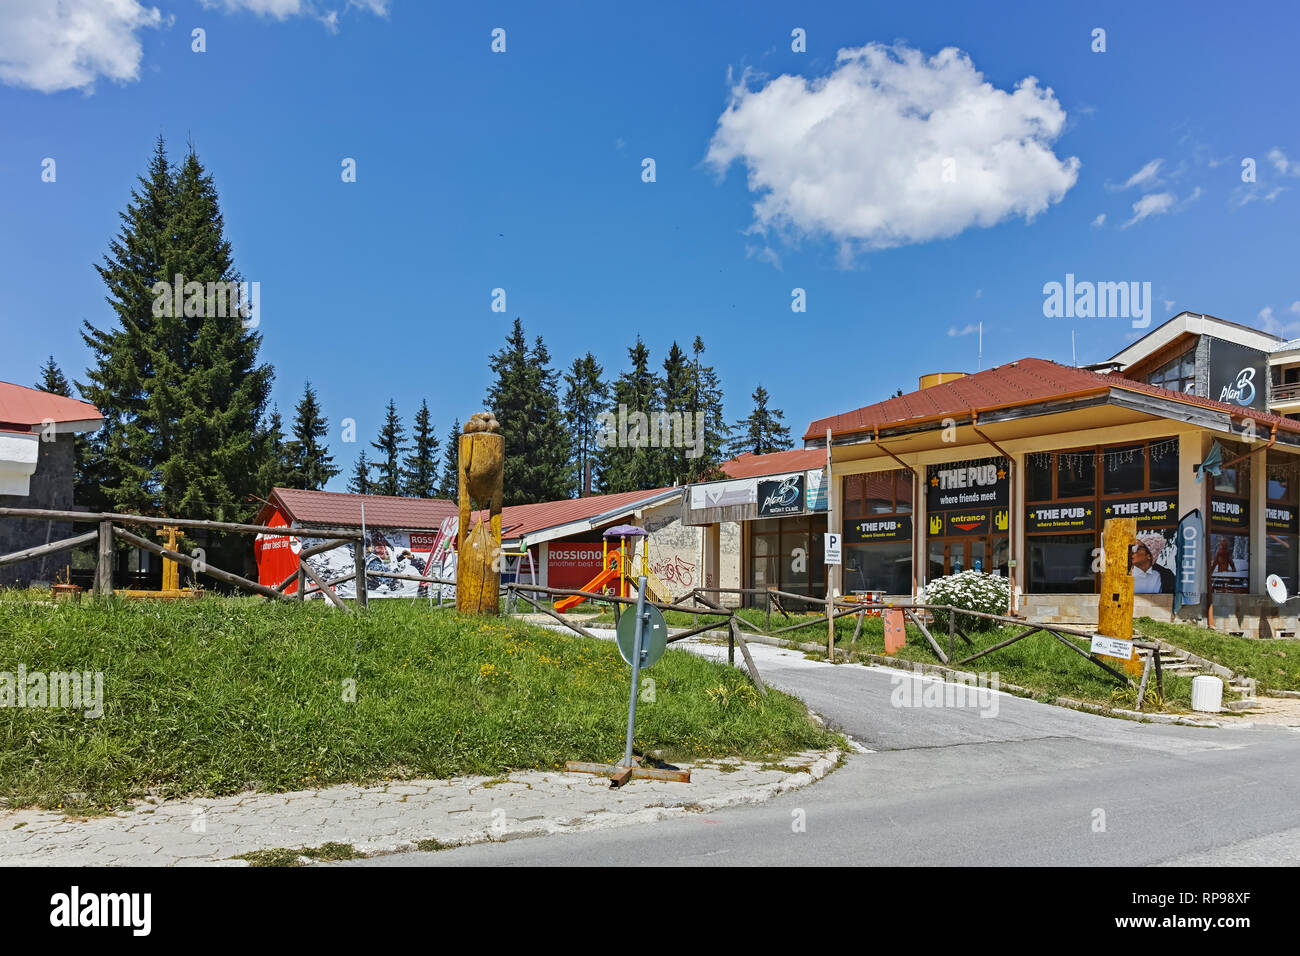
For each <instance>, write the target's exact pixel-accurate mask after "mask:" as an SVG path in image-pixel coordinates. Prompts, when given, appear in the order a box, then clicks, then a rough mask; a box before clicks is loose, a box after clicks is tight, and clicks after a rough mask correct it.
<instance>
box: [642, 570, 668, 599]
mask: <svg viewBox="0 0 1300 956" xmlns="http://www.w3.org/2000/svg"><path fill="white" fill-rule="evenodd" d="M645 591H646V594H647V595H648V596H649V598H650V600H652V601H658V602H659V603H660V604H672V603H673V592H672V591H669V590H668V588H667V587H666V586H665V585H664V583H663V582H662V581H660V580H659V575H657V574H655V573H654V572H653V571H651V570H650V569H649V568H648V567H647V568H646V569H645Z"/></svg>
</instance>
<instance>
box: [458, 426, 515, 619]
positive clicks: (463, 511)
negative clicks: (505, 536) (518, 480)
mask: <svg viewBox="0 0 1300 956" xmlns="http://www.w3.org/2000/svg"><path fill="white" fill-rule="evenodd" d="M505 445H506V442H505V436H504V435H502V434H501V426H500V425H498V424H497V419H496V416H495V415H493V414H492V413H491V412H475V414H474V416H473V417H472V418H471V419H470V420H469V421H467V422H466V423H465V434H463V435H461V436H460V524H459V526H458V527H457V530H456V554H457V557H456V610H457V611H461V612H467V613H471V614H496V613H497V590H498V588H499V587H500V585H501V564H500V554H501V496H502V491H501V481H502V473H503V471H504V469H505ZM473 503H477V504H478V506H479V507H480V508H482V507H486V508H488V509H489V513H490V514H491V528H490V529H489V527H488V522H486V521H480V522H478V523H477V524H475V525H474V527H473V528H471V527H470V519H471V517H472V516H473Z"/></svg>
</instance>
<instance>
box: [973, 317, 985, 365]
mask: <svg viewBox="0 0 1300 956" xmlns="http://www.w3.org/2000/svg"><path fill="white" fill-rule="evenodd" d="M975 371H977V372H982V371H984V323H983V322H980V356H979V365H978V367H977V368H976V369H975Z"/></svg>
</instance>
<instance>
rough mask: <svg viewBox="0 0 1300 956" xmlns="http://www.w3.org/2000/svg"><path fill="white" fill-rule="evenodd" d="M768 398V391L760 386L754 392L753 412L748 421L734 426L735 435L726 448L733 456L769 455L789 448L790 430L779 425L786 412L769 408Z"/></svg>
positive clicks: (742, 421)
mask: <svg viewBox="0 0 1300 956" xmlns="http://www.w3.org/2000/svg"><path fill="white" fill-rule="evenodd" d="M768 397H769V396H768V394H767V389H765V388H764V387H763V386H762V385H759V386H758V387H757V388H755V389H754V394H753V396H752V398H753V399H754V410H753V411H752V412H750V414H749V417H748V418H742V419H741V420H740V421H738V422H736V425H735V431H736V436H735V438H733V439H732V441H731V445H730V447H729V448H728V452H729V453H730V454H731V455H732V456H736V455H741V454H744V453H745V452H752V453H753V454H755V455H770V454H771V453H772V452H774V451H786V450H787V449H788V448H790V429H789V428H787V427H786V426H784V425H782V424H781V422H782V421H783V420H784V419H785V412H783V411H781V409H779V408H768V407H767V401H768Z"/></svg>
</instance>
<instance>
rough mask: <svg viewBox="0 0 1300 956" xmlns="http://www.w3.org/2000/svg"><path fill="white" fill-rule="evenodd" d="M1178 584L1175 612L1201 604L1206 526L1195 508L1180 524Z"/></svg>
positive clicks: (1198, 509) (1176, 573)
mask: <svg viewBox="0 0 1300 956" xmlns="http://www.w3.org/2000/svg"><path fill="white" fill-rule="evenodd" d="M1177 541H1178V559H1177V564H1178V567H1177V568H1176V570H1175V577H1176V581H1177V584H1176V586H1175V588H1174V612H1175V613H1177V611H1178V609H1179V608H1181V607H1183V605H1186V604H1200V603H1201V555H1202V553H1204V551H1205V525H1204V523H1203V522H1202V521H1201V509H1200V508H1195V509H1193V510H1192V511H1189V512H1187V514H1185V515H1183V518H1182V520H1181V521H1179V522H1178V539H1177Z"/></svg>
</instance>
